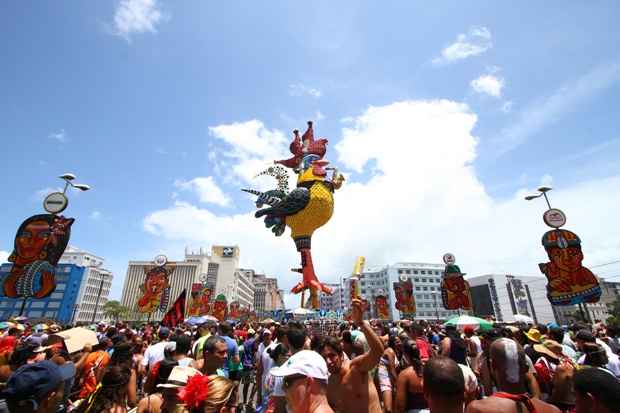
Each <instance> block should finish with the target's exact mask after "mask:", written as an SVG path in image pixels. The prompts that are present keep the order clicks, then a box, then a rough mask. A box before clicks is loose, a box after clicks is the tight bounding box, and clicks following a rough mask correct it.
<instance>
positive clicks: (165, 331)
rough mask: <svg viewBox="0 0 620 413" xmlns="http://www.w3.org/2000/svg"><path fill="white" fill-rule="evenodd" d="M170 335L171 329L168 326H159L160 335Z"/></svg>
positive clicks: (163, 336)
mask: <svg viewBox="0 0 620 413" xmlns="http://www.w3.org/2000/svg"><path fill="white" fill-rule="evenodd" d="M169 335H170V329H169V328H168V327H160V328H159V337H161V338H165V337H168V336H169Z"/></svg>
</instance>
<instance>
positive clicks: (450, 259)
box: [443, 253, 456, 265]
mask: <svg viewBox="0 0 620 413" xmlns="http://www.w3.org/2000/svg"><path fill="white" fill-rule="evenodd" d="M443 262H444V264H446V265H452V264H454V263H455V262H456V258H455V257H454V254H450V253H447V254H444V255H443Z"/></svg>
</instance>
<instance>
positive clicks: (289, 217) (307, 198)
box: [243, 122, 344, 309]
mask: <svg viewBox="0 0 620 413" xmlns="http://www.w3.org/2000/svg"><path fill="white" fill-rule="evenodd" d="M293 133H294V139H293V142H292V143H291V145H290V151H291V153H292V154H293V157H292V158H290V159H285V160H279V161H275V163H276V164H281V165H283V166H286V167H288V168H292V169H293V171H295V172H296V173H297V174H298V177H297V187H296V188H295V189H293V190H292V191H291V192H288V176H287V173H286V170H285V169H284V168H282V167H281V166H279V165H278V166H272V167H270V168H268V169H267V170H266V171H264V172H262V173H261V174H259V175H271V176H274V177H275V178H276V179H277V180H278V183H279V184H278V188H277V189H275V190H271V191H267V192H260V191H256V190H252V189H243V191H245V192H248V193H251V194H254V195H257V196H258V199H257V201H256V207H257V208H262V207H263V206H264V205H268V207H267V208H263V209H260V210H259V211H257V212H256V214H255V215H256V217H257V218H261V217H265V218H264V221H265V226H266V227H267V228H271V231H272V232H273V233H274V234H275V235H276V236H280V235H282V234H283V233H284V230H285V227H286V226H288V227H289V228H290V229H291V238H293V241H294V242H295V246H296V247H297V251H299V253H300V255H301V268H296V269H293V271H296V272H299V273H301V274H302V281H301V282H299V283H298V284H297V285H296V286H295V287H293V289H292V290H291V291H292V292H293V293H295V294H298V293H302V300H301V302H302V306H303V302H304V300H303V292H304V291H305V290H310V297H311V303H312V307H313V308H315V309H317V308H319V296H318V294H319V292H324V293H326V294H331V289H330V288H328V287H327V286H325V285H323V284H322V283H321V282H320V281H319V280H318V278H317V276H316V274H315V272H314V263H313V261H312V254H311V252H310V251H311V239H312V234H313V233H314V231H315V230H316V229H318V228H320V227H322V226H323V225H325V224H326V223H327V222H328V221H329V220H330V218H331V216H332V213H333V211H334V197H333V193H334V191H335V190H336V189H339V188H340V187H341V186H342V183H343V182H344V177H343V176H342V174H340V173H339V172H338V170H337V169H334V168H327V167H326V166H327V165H328V164H329V162H328V161H326V160H324V159H323V157H324V156H325V153H326V151H327V147H326V145H327V139H317V140H315V139H314V132H313V129H312V122H308V129H307V130H306V132H305V133H304V135H303V136H302V138H301V139H300V138H299V132H298V131H297V130H295V131H294V132H293ZM328 170H331V171H332V176H331V178H329V179H328V177H327V171H328Z"/></svg>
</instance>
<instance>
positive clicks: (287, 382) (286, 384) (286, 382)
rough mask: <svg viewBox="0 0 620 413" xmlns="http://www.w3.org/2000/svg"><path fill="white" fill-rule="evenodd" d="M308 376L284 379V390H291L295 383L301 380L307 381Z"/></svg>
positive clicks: (296, 375) (301, 375)
mask: <svg viewBox="0 0 620 413" xmlns="http://www.w3.org/2000/svg"><path fill="white" fill-rule="evenodd" d="M305 378H306V376H304V375H303V374H294V375H292V376H286V377H284V380H282V388H283V389H284V390H287V389H290V388H291V387H292V386H293V382H295V381H297V380H299V379H305Z"/></svg>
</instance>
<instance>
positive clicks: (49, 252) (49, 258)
mask: <svg viewBox="0 0 620 413" xmlns="http://www.w3.org/2000/svg"><path fill="white" fill-rule="evenodd" d="M73 222H74V219H73V218H65V217H63V216H61V215H53V214H40V215H33V216H31V217H30V218H28V219H26V220H25V221H24V222H22V224H21V225H20V226H19V228H18V230H17V234H16V235H15V242H14V248H13V252H12V253H11V255H10V256H9V262H12V263H13V267H12V268H11V272H10V273H9V275H8V276H7V277H6V278H5V280H4V284H3V286H2V287H3V289H4V295H6V296H7V297H11V298H17V297H34V298H44V297H47V296H49V295H50V294H51V293H52V292H54V290H55V289H56V280H55V276H56V269H55V268H56V264H57V263H58V260H59V259H60V257H61V256H62V254H63V252H64V251H65V248H66V247H67V244H68V243H69V238H70V236H71V225H72V224H73Z"/></svg>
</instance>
